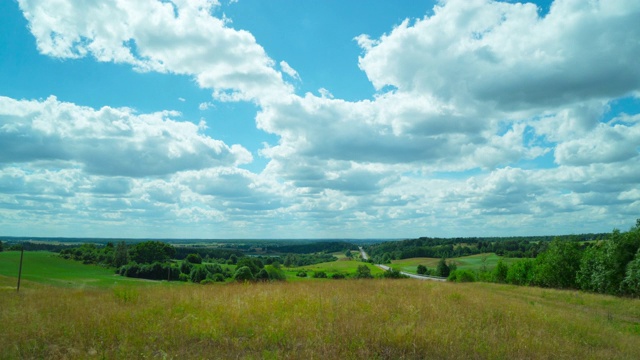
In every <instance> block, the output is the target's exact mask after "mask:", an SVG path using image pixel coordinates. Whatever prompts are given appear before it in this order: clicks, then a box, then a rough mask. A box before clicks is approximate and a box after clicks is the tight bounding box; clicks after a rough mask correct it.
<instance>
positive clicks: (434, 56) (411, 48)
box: [358, 0, 640, 111]
mask: <svg viewBox="0 0 640 360" xmlns="http://www.w3.org/2000/svg"><path fill="white" fill-rule="evenodd" d="M434 12H435V13H434V15H433V16H431V17H425V18H424V19H421V20H417V21H415V23H413V24H411V23H410V22H409V21H405V22H403V23H402V24H401V25H400V26H398V27H397V28H395V29H394V30H393V31H392V32H391V33H389V34H388V35H384V36H383V37H381V38H380V39H377V40H372V39H370V38H368V37H367V36H364V35H363V36H360V37H359V38H358V41H359V43H360V44H361V46H362V47H363V50H364V52H365V53H364V55H363V56H362V57H361V58H360V67H361V68H362V69H363V70H364V71H365V72H366V74H367V76H368V77H369V79H370V80H371V82H372V83H373V84H374V85H375V86H376V88H378V89H382V88H383V87H384V86H387V85H391V86H394V87H397V88H398V89H400V90H402V91H410V92H421V93H428V94H433V96H435V97H437V98H439V99H442V100H443V101H447V102H452V103H455V104H457V105H460V106H462V105H467V106H468V105H470V104H473V102H474V101H480V102H489V103H492V104H495V106H496V107H497V108H499V109H505V110H509V111H512V110H529V109H531V108H536V109H537V108H540V107H545V108H548V107H554V106H563V105H566V104H570V103H573V102H582V101H584V100H588V99H593V98H610V97H618V96H622V95H624V94H626V93H629V92H631V91H634V90H636V89H637V88H638V86H639V85H640V69H639V68H638V66H636V60H635V59H637V58H638V56H640V44H639V43H638V42H637V41H635V40H632V39H637V38H638V37H639V36H640V28H639V27H638V26H637V25H636V20H637V18H638V16H640V4H638V3H637V2H634V1H627V0H613V1H580V0H557V1H555V2H554V3H553V5H552V6H551V9H550V11H549V13H548V14H547V15H546V16H544V17H540V16H539V14H538V11H537V8H536V6H535V5H533V4H510V3H503V2H494V1H489V0H473V1H463V0H449V1H445V2H443V3H442V4H441V5H439V6H436V7H435V9H434ZM612 54H615V56H614V57H612Z"/></svg>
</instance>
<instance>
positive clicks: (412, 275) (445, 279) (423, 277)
mask: <svg viewBox="0 0 640 360" xmlns="http://www.w3.org/2000/svg"><path fill="white" fill-rule="evenodd" d="M358 248H359V249H360V254H361V255H362V258H363V259H365V260H369V255H367V253H366V252H365V251H364V249H363V248H362V246H359V247H358ZM375 266H377V267H379V268H380V269H382V270H384V271H387V270H389V269H390V267H388V266H386V265H382V264H375ZM400 273H401V274H402V275H406V276H408V277H410V278H412V279H418V280H433V281H447V278H443V277H439V276H428V275H427V276H424V275H416V274H411V273H408V272H404V271H400Z"/></svg>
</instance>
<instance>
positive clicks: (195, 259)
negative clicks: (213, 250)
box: [186, 254, 202, 264]
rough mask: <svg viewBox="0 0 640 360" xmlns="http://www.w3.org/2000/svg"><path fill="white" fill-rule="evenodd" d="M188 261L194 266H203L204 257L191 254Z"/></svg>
mask: <svg viewBox="0 0 640 360" xmlns="http://www.w3.org/2000/svg"><path fill="white" fill-rule="evenodd" d="M186 260H187V261H188V262H190V263H192V264H202V257H201V256H200V254H189V255H187V257H186Z"/></svg>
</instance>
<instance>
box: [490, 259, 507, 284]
mask: <svg viewBox="0 0 640 360" xmlns="http://www.w3.org/2000/svg"><path fill="white" fill-rule="evenodd" d="M508 272H509V267H508V266H507V264H505V263H504V262H503V261H502V259H500V260H498V264H497V265H496V267H495V268H493V274H492V275H493V281H495V282H497V283H505V282H507V273H508Z"/></svg>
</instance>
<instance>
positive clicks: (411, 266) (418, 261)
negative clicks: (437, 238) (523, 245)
mask: <svg viewBox="0 0 640 360" xmlns="http://www.w3.org/2000/svg"><path fill="white" fill-rule="evenodd" d="M485 259H486V260H485ZM500 259H502V261H504V262H505V263H506V264H510V263H512V262H514V261H518V260H520V259H513V258H502V257H500V256H498V255H496V254H494V253H490V254H478V255H470V256H463V257H457V258H451V259H447V262H454V263H455V264H456V265H457V266H458V269H467V270H480V269H482V267H483V266H486V267H487V269H492V268H494V267H495V266H496V264H497V263H498V260H500ZM439 261H440V259H437V258H411V259H402V260H393V261H391V266H392V267H394V268H396V269H399V270H402V271H406V272H410V273H414V274H415V273H416V268H417V267H418V265H424V266H426V267H428V268H431V269H435V268H436V267H437V266H438V262H439Z"/></svg>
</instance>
